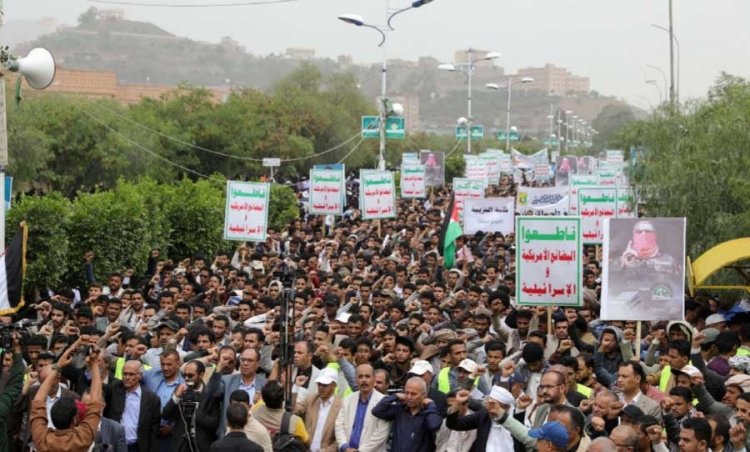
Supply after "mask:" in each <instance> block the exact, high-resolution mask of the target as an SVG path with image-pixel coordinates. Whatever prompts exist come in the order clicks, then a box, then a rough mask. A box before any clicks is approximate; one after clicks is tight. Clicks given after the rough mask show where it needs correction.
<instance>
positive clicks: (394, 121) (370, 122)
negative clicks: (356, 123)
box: [362, 116, 406, 140]
mask: <svg viewBox="0 0 750 452" xmlns="http://www.w3.org/2000/svg"><path fill="white" fill-rule="evenodd" d="M385 137H386V138H388V139H393V140H403V139H404V138H406V130H405V121H404V118H403V117H401V116H391V117H388V118H386V120H385ZM362 138H368V139H378V138H380V117H379V116H362Z"/></svg>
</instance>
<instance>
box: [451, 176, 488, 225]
mask: <svg viewBox="0 0 750 452" xmlns="http://www.w3.org/2000/svg"><path fill="white" fill-rule="evenodd" d="M485 187H486V183H485V181H483V180H474V179H467V178H464V177H455V178H453V199H454V202H455V205H456V210H457V211H458V217H459V218H463V211H464V202H466V200H467V199H484V189H485Z"/></svg>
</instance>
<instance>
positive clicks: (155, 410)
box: [104, 380, 161, 452]
mask: <svg viewBox="0 0 750 452" xmlns="http://www.w3.org/2000/svg"><path fill="white" fill-rule="evenodd" d="M123 411H125V387H124V386H123V385H122V381H120V380H117V381H115V382H113V383H112V389H111V391H110V396H109V400H107V406H106V407H105V408H104V417H108V418H110V419H112V420H113V421H115V422H122V413H123ZM160 414H161V402H160V401H159V397H158V396H157V395H156V394H154V393H153V392H151V391H149V390H148V389H146V387H145V386H141V410H140V413H139V417H138V443H137V444H138V452H159V441H158V440H157V438H156V435H157V434H158V433H159V423H160V421H161V416H160Z"/></svg>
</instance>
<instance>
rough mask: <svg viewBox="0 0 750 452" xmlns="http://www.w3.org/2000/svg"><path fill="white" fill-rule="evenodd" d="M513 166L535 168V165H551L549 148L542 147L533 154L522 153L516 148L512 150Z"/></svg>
mask: <svg viewBox="0 0 750 452" xmlns="http://www.w3.org/2000/svg"><path fill="white" fill-rule="evenodd" d="M510 155H511V160H512V161H513V168H519V169H533V168H534V165H549V155H548V153H547V149H546V148H545V149H542V150H540V151H537V152H535V153H533V154H531V155H526V154H522V153H520V152H518V151H516V150H515V149H511V151H510Z"/></svg>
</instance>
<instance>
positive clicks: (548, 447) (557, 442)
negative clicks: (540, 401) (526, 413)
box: [529, 421, 569, 452]
mask: <svg viewBox="0 0 750 452" xmlns="http://www.w3.org/2000/svg"><path fill="white" fill-rule="evenodd" d="M529 436H530V437H532V438H536V450H538V451H539V452H561V451H564V450H565V446H567V445H568V439H569V438H568V431H567V430H566V429H565V426H563V425H562V424H561V423H559V422H557V421H554V422H547V423H546V424H544V425H542V426H541V427H539V428H532V429H531V430H529Z"/></svg>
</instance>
